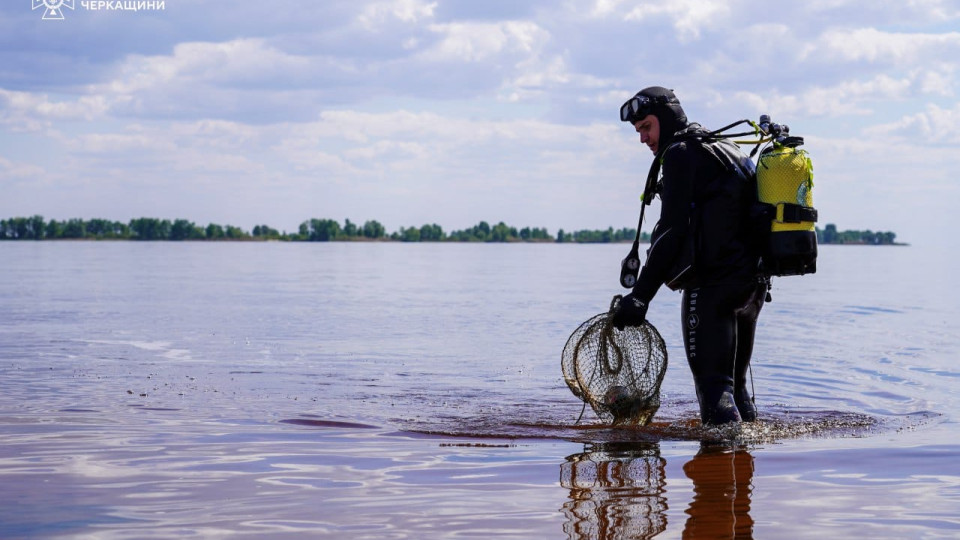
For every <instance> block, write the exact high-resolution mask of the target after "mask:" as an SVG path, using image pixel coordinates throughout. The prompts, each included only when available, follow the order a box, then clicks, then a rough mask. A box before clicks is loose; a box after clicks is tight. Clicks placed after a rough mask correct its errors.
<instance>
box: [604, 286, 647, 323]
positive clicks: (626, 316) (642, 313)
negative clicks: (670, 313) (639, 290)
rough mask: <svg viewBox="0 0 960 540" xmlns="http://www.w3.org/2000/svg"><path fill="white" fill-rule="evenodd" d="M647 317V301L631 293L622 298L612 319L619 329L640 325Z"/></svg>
mask: <svg viewBox="0 0 960 540" xmlns="http://www.w3.org/2000/svg"><path fill="white" fill-rule="evenodd" d="M646 319H647V303H646V302H644V301H643V300H641V299H639V298H637V297H636V296H634V293H630V294H628V295H626V296H624V297H623V298H621V299H620V305H619V306H618V307H617V311H616V313H614V314H613V319H612V320H611V321H610V322H611V324H613V327H614V328H616V329H617V330H623V328H624V327H625V326H640V325H642V324H643V321H645V320H646Z"/></svg>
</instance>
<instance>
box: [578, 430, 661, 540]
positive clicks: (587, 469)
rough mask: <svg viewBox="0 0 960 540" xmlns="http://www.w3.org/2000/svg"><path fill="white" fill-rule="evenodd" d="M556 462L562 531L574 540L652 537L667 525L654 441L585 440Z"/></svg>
mask: <svg viewBox="0 0 960 540" xmlns="http://www.w3.org/2000/svg"><path fill="white" fill-rule="evenodd" d="M584 450H585V451H584V452H583V453H580V454H574V455H572V456H568V457H567V459H566V462H564V463H563V465H561V466H560V483H561V485H562V486H563V487H565V488H567V489H569V490H570V500H569V501H567V502H566V503H564V505H563V509H562V512H563V513H564V515H565V516H566V517H567V522H566V523H564V526H563V530H564V531H565V532H566V533H567V537H568V538H570V539H576V540H587V539H590V540H593V539H598V540H599V539H602V540H611V539H617V538H624V539H626V538H653V537H654V536H656V535H658V534H660V533H661V532H663V531H664V530H665V529H666V528H667V515H666V510H667V499H666V496H665V494H664V491H665V487H666V473H665V471H664V467H665V465H666V460H665V459H663V458H662V457H660V447H659V445H657V444H656V443H604V444H595V445H592V444H588V445H586V446H585V448H584Z"/></svg>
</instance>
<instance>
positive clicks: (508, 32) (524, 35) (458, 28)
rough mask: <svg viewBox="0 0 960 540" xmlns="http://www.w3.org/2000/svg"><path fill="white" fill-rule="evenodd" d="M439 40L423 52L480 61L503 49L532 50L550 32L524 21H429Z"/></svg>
mask: <svg viewBox="0 0 960 540" xmlns="http://www.w3.org/2000/svg"><path fill="white" fill-rule="evenodd" d="M429 28H430V31H432V32H435V33H436V34H439V35H440V36H441V39H440V41H439V42H438V43H437V44H436V45H435V46H434V47H432V48H431V49H429V50H427V51H425V52H423V53H422V57H423V58H424V59H427V60H430V61H440V62H444V61H461V62H480V61H484V60H488V59H491V58H492V57H495V56H498V55H500V54H502V53H519V54H533V53H534V52H535V51H536V50H537V49H538V48H539V47H540V46H541V45H542V44H543V43H544V42H545V41H546V40H547V39H549V33H548V32H547V31H545V30H544V29H543V28H541V27H539V26H538V25H537V24H535V23H532V22H527V21H502V22H496V23H473V22H470V23H444V24H432V25H430V27H429Z"/></svg>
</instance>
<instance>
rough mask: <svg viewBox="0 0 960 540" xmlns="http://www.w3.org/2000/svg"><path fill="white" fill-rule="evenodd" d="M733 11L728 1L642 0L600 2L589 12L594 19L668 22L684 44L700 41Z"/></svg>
mask: <svg viewBox="0 0 960 540" xmlns="http://www.w3.org/2000/svg"><path fill="white" fill-rule="evenodd" d="M730 12H731V10H730V2H729V1H728V0H673V1H671V2H656V3H654V2H647V1H643V0H631V1H623V0H597V1H596V2H595V3H594V5H593V7H592V9H591V10H590V13H591V15H592V16H594V17H600V18H604V17H612V18H615V19H619V20H624V21H628V22H639V23H645V22H649V21H657V20H660V19H667V20H668V21H669V23H670V24H671V25H672V26H673V28H674V30H676V32H677V33H678V37H679V39H680V41H681V42H685V41H690V40H693V39H697V38H699V37H700V34H701V30H702V29H703V28H706V27H716V26H718V25H722V24H723V22H722V21H724V20H726V18H727V16H728V15H729V14H730Z"/></svg>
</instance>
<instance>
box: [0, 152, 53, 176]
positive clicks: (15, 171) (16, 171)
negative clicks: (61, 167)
mask: <svg viewBox="0 0 960 540" xmlns="http://www.w3.org/2000/svg"><path fill="white" fill-rule="evenodd" d="M43 173H44V169H43V168H42V167H39V166H37V165H34V164H32V163H23V162H15V161H11V160H9V159H6V158H4V157H2V156H0V180H4V179H10V178H26V179H30V178H35V177H38V176H41V175H43Z"/></svg>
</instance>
